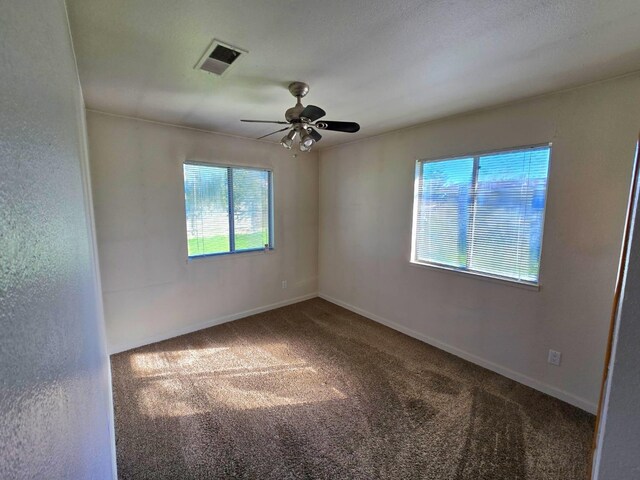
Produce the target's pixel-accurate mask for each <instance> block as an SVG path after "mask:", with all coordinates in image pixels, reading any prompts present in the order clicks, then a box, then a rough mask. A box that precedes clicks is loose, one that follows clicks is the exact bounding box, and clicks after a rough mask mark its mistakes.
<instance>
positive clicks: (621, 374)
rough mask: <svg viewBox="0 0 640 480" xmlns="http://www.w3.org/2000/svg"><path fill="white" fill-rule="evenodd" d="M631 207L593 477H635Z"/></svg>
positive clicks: (635, 236)
mask: <svg viewBox="0 0 640 480" xmlns="http://www.w3.org/2000/svg"><path fill="white" fill-rule="evenodd" d="M639 197H640V184H639V185H638V186H637V188H636V204H635V209H634V218H633V226H632V230H631V239H630V246H629V252H628V258H627V265H626V271H625V276H624V283H623V287H622V288H623V290H622V295H621V301H620V305H619V308H618V315H617V319H616V327H615V331H614V339H613V350H612V355H611V362H610V365H609V368H610V370H609V372H610V375H609V378H608V382H607V391H606V394H605V398H604V409H603V412H602V417H601V420H600V431H599V435H598V449H597V451H596V455H595V459H596V466H595V469H594V472H595V476H594V479H597V480H618V479H627V478H628V479H635V478H640V458H639V457H638V452H640V368H638V365H640V348H638V345H640V321H638V319H640V218H639V217H638V215H639V214H640V211H639V210H638V199H639Z"/></svg>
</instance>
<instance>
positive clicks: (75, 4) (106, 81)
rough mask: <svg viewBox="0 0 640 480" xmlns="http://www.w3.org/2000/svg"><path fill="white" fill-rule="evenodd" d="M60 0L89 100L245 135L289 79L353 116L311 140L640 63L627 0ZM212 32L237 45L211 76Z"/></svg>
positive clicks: (333, 140)
mask: <svg viewBox="0 0 640 480" xmlns="http://www.w3.org/2000/svg"><path fill="white" fill-rule="evenodd" d="M67 3H68V7H69V14H70V18H71V24H72V33H73V39H74V45H75V49H76V54H77V57H78V65H79V70H80V80H81V82H82V87H83V91H84V96H85V101H86V104H87V107H88V108H90V109H96V110H101V111H105V112H111V113H117V114H122V115H129V116H133V117H139V118H144V119H150V120H156V121H161V122H168V123H172V124H178V125H185V126H190V127H196V128H201V129H206V130H213V131H217V132H223V133H229V134H234V135H241V136H246V137H257V136H260V135H263V134H265V133H268V132H269V131H272V130H276V128H277V126H274V128H271V126H269V125H255V124H254V125H249V124H241V123H240V121H239V120H240V119H241V118H257V119H269V120H271V119H273V120H282V119H283V115H284V111H285V110H286V109H287V108H288V107H290V106H293V104H294V102H295V100H294V98H293V97H291V96H290V94H289V92H288V91H287V89H286V86H287V85H288V83H289V82H290V81H293V80H302V81H305V82H307V83H309V84H310V85H311V91H310V93H309V95H308V96H307V97H306V98H305V102H304V103H305V104H314V105H318V106H320V107H322V108H323V109H325V110H326V111H327V116H326V119H328V120H348V121H356V122H359V123H360V125H361V126H362V129H361V131H360V133H358V134H346V133H337V132H323V135H324V139H323V141H322V143H321V144H320V145H322V146H328V145H333V144H337V143H342V142H345V141H350V140H353V139H355V138H359V137H365V136H370V135H375V134H378V133H382V132H385V131H389V130H393V129H397V128H401V127H404V126H408V125H413V124H416V123H420V122H423V121H427V120H432V119H435V118H439V117H443V116H448V115H452V114H456V113H460V112H464V111H469V110H474V109H477V108H482V107H487V106H491V105H495V104H499V103H504V102H508V101H511V100H515V99H519V98H523V97H528V96H532V95H536V94H540V93H545V92H549V91H553V90H558V89H562V88H565V87H570V86H574V85H580V84H583V83H588V82H591V81H595V80H599V79H604V78H608V77H612V76H615V75H619V74H623V73H627V72H631V71H635V70H639V69H640V28H639V27H638V26H639V25H640V1H639V0H599V1H595V0H404V1H401V0H396V1H389V0H314V1H309V0H297V1H296V0H253V1H248V0H215V1H214V0H183V1H176V0H109V1H104V0H67ZM213 38H217V39H220V40H223V41H225V42H227V43H230V44H232V45H235V46H238V47H241V48H243V49H246V50H248V51H249V54H248V55H247V56H246V58H244V59H243V60H242V61H240V63H239V64H238V65H236V66H234V67H233V68H232V69H231V70H230V71H229V72H228V73H227V74H226V75H225V76H224V77H222V78H219V77H215V76H213V75H210V74H207V73H205V72H202V71H196V70H194V68H193V67H194V65H195V64H196V63H197V61H198V60H199V58H200V57H201V56H202V54H203V53H204V51H205V49H206V48H207V46H208V45H209V44H210V42H211V40H212V39H213ZM636 100H637V99H636ZM630 101H631V99H630ZM269 138H272V139H273V140H274V141H277V140H279V138H280V135H274V136H273V137H269Z"/></svg>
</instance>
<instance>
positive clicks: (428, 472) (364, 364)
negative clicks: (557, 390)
mask: <svg viewBox="0 0 640 480" xmlns="http://www.w3.org/2000/svg"><path fill="white" fill-rule="evenodd" d="M111 362H112V368H113V386H114V402H115V416H116V438H117V441H116V443H117V460H118V470H119V476H120V478H122V479H154V480H159V479H218V478H246V479H260V480H262V479H278V480H285V479H402V480H409V479H434V480H435V479H438V480H440V479H442V480H444V479H446V480H462V479H465V480H466V479H469V480H484V479H486V480H518V479H561V480H574V479H576V480H577V479H579V480H583V479H584V478H585V476H586V471H587V463H588V461H589V448H590V444H591V438H592V431H593V426H594V417H593V416H592V415H589V414H587V413H585V412H583V411H581V410H579V409H577V408H574V407H572V406H570V405H567V404H566V403H563V402H561V401H559V400H556V399H554V398H551V397H549V396H547V395H544V394H542V393H540V392H537V391H535V390H532V389H531V388H528V387H525V386H523V385H521V384H518V383H516V382H513V381H511V380H509V379H507V378H505V377H502V376H500V375H498V374H495V373H493V372H490V371H488V370H486V369H483V368H481V367H478V366H476V365H474V364H472V363H469V362H467V361H464V360H461V359H459V358H457V357H454V356H452V355H450V354H448V353H445V352H443V351H441V350H438V349H436V348H433V347H431V346H429V345H426V344H424V343H422V342H420V341H418V340H415V339H413V338H411V337H408V336H406V335H403V334H401V333H398V332H396V331H394V330H391V329H389V328H387V327H385V326H382V325H379V324H377V323H375V322H372V321H370V320H368V319H366V318H364V317H361V316H359V315H356V314H354V313H352V312H350V311H348V310H345V309H343V308H341V307H338V306H336V305H333V304H331V303H329V302H326V301H324V300H321V299H319V298H316V299H313V300H309V301H306V302H302V303H298V304H295V305H290V306H287V307H284V308H280V309H277V310H272V311H269V312H265V313H262V314H259V315H254V316H252V317H248V318H245V319H242V320H237V321H234V322H230V323H226V324H223V325H219V326H216V327H212V328H208V329H206V330H201V331H199V332H195V333H192V334H189V335H184V336H182V337H177V338H174V339H171V340H167V341H164V342H159V343H155V344H153V345H148V346H146V347H142V348H138V349H135V350H130V351H127V352H124V353H120V354H117V355H114V356H112V357H111Z"/></svg>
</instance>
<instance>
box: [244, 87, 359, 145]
mask: <svg viewBox="0 0 640 480" xmlns="http://www.w3.org/2000/svg"><path fill="white" fill-rule="evenodd" d="M289 92H291V95H293V96H294V97H296V99H297V102H296V106H295V107H291V108H290V109H288V110H287V111H286V112H285V114H284V118H285V120H286V122H280V121H269V120H240V121H241V122H251V123H275V124H280V125H287V126H286V127H284V128H282V129H280V130H276V131H275V132H271V133H268V134H266V135H263V136H261V137H258V139H260V138H265V137H268V136H270V135H274V134H276V133H279V132H284V131H285V130H289V132H288V133H287V134H286V135H285V136H284V137H282V140H280V145H282V146H283V147H284V148H286V149H290V148H291V147H292V146H293V142H294V140H295V139H296V138H299V139H300V140H299V141H300V150H302V151H303V152H308V151H309V150H311V147H313V145H315V144H316V142H318V141H320V139H321V138H322V135H320V134H319V133H318V131H317V130H316V128H317V129H319V130H331V131H335V132H347V133H356V132H357V131H358V130H360V125H358V124H357V123H355V122H335V121H331V120H322V121H321V122H319V121H318V120H320V119H321V118H322V117H324V116H325V115H326V113H325V111H324V110H323V109H321V108H320V107H316V106H315V105H307V106H306V107H305V106H304V105H302V102H301V101H300V99H301V98H302V97H304V96H305V95H306V94H307V93H309V85H307V84H306V83H303V82H293V83H291V84H290V85H289ZM314 122H315V123H314Z"/></svg>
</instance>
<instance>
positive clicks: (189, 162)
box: [182, 160, 275, 261]
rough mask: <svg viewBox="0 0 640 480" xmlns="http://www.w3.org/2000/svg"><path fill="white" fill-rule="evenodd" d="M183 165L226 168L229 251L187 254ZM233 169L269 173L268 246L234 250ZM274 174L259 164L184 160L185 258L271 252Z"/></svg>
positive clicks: (273, 223) (273, 220)
mask: <svg viewBox="0 0 640 480" xmlns="http://www.w3.org/2000/svg"><path fill="white" fill-rule="evenodd" d="M185 165H196V166H201V167H214V168H225V169H227V188H228V203H229V208H228V210H229V251H228V252H218V253H205V254H202V255H189V236H188V232H187V229H186V223H187V201H186V196H185V188H184V180H185V178H184V166H185ZM234 169H242V170H258V171H261V172H267V173H268V175H269V181H268V190H269V191H268V193H267V202H268V205H267V208H268V211H269V215H268V218H269V224H268V225H269V226H268V228H269V248H264V247H261V248H248V249H243V250H235V228H234V224H235V221H234V220H235V219H234V215H233V213H234V203H233V170H234ZM273 184H274V174H273V168H270V167H261V166H256V165H235V164H234V165H232V164H225V163H211V162H203V161H197V160H185V161H184V162H183V163H182V196H183V199H184V212H185V218H184V220H185V221H184V225H185V230H184V231H185V234H187V235H185V238H186V240H187V242H186V245H187V260H188V261H190V260H197V259H202V258H209V257H224V256H227V255H241V254H245V253H253V254H256V253H261V252H265V253H266V252H272V251H274V250H275V239H274V225H275V215H274V210H275V202H274V193H273V192H274V186H273Z"/></svg>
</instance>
